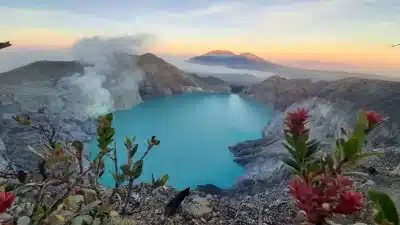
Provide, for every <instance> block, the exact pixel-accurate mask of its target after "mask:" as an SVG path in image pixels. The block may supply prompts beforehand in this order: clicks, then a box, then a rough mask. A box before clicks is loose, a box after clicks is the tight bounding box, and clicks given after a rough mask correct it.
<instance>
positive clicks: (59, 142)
mask: <svg viewBox="0 0 400 225" xmlns="http://www.w3.org/2000/svg"><path fill="white" fill-rule="evenodd" d="M62 147H63V143H62V142H61V141H57V143H56V145H55V148H54V150H55V151H56V152H57V151H61V149H62Z"/></svg>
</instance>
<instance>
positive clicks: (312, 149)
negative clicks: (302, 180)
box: [305, 140, 319, 158]
mask: <svg viewBox="0 0 400 225" xmlns="http://www.w3.org/2000/svg"><path fill="white" fill-rule="evenodd" d="M318 150H319V141H315V140H312V141H309V142H308V143H307V152H306V155H305V158H309V157H311V156H313V155H314V154H315V153H316V152H318Z"/></svg>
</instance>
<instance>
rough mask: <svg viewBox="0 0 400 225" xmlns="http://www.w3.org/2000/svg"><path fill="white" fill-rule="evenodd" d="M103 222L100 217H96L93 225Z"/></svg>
mask: <svg viewBox="0 0 400 225" xmlns="http://www.w3.org/2000/svg"><path fill="white" fill-rule="evenodd" d="M100 224H101V220H100V218H95V219H94V220H93V222H92V225H100Z"/></svg>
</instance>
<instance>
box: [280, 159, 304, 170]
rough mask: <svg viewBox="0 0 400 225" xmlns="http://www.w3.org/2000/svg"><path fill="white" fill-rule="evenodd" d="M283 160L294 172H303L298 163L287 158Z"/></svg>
mask: <svg viewBox="0 0 400 225" xmlns="http://www.w3.org/2000/svg"><path fill="white" fill-rule="evenodd" d="M281 160H282V161H283V162H284V163H285V164H286V165H288V166H290V167H292V168H293V170H296V171H300V170H301V168H300V165H299V164H298V163H297V162H296V161H294V160H293V159H290V158H287V157H283V158H282V159H281Z"/></svg>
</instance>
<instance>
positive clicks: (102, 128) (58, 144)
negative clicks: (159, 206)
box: [0, 109, 168, 225]
mask: <svg viewBox="0 0 400 225" xmlns="http://www.w3.org/2000/svg"><path fill="white" fill-rule="evenodd" d="M38 113H39V114H42V115H43V116H44V117H46V111H45V110H44V109H40V110H39V112H38ZM30 118H31V117H30V116H29V115H28V114H21V115H18V116H16V117H14V120H15V121H16V122H18V124H20V125H23V126H28V127H30V128H32V129H34V130H37V131H39V132H40V134H42V135H44V136H45V139H46V140H47V143H46V144H45V145H44V148H43V150H42V151H37V150H35V149H33V148H30V150H31V151H32V152H34V153H35V154H37V155H38V156H40V158H41V160H40V162H38V168H37V170H32V171H16V172H15V173H10V171H2V172H1V173H0V174H1V175H2V177H4V178H6V179H7V180H6V182H5V183H6V185H5V186H3V189H4V191H3V192H0V213H3V212H8V213H10V214H11V215H12V217H13V218H9V219H10V221H9V222H10V223H12V221H16V220H25V221H26V222H25V224H32V225H35V224H68V223H70V222H72V221H74V220H77V219H79V221H86V220H90V221H95V220H96V221H98V223H97V224H100V223H102V222H103V221H108V220H109V218H110V217H115V216H118V215H119V214H124V213H126V211H127V206H128V204H129V198H130V195H131V192H132V188H133V184H134V181H135V180H136V179H137V178H139V177H140V176H141V174H142V168H143V166H144V161H143V160H144V159H145V157H146V156H147V155H148V153H149V152H150V151H151V149H153V147H155V146H157V145H159V144H160V141H159V140H157V138H156V137H155V136H153V137H151V138H150V139H149V140H148V146H147V150H146V151H145V153H144V155H143V156H141V157H140V159H138V160H136V161H135V160H134V157H135V155H136V152H137V150H138V148H139V145H138V144H136V143H135V138H129V137H126V138H125V143H124V145H125V148H126V153H127V157H126V159H127V162H126V164H124V165H122V166H120V167H118V159H117V153H116V152H117V149H116V148H115V146H116V145H115V140H114V135H115V130H114V128H113V127H112V121H113V115H112V114H108V115H105V116H101V117H99V118H98V121H97V124H98V126H97V142H98V147H99V153H98V154H97V155H96V156H95V157H94V158H93V159H90V158H89V157H88V156H86V155H84V144H83V143H82V142H80V141H79V140H74V141H72V142H67V141H58V140H55V136H56V135H55V132H56V131H55V129H54V128H53V127H52V126H51V125H49V124H48V125H47V126H46V125H44V124H35V122H34V121H32V120H31V119H30ZM45 121H49V120H45ZM112 144H114V147H110V146H111V145H112ZM85 159H86V161H87V163H85ZM107 159H110V160H112V161H113V162H114V168H112V170H113V176H114V180H115V186H114V188H113V190H112V192H111V194H107V193H104V192H102V187H101V184H100V183H99V179H100V178H101V177H102V175H103V174H104V171H105V170H106V169H108V168H105V163H104V161H105V160H107ZM5 174H7V175H8V176H7V177H5V176H3V175H5ZM38 175H40V176H38ZM167 180H168V176H167V175H164V176H163V177H162V178H160V179H154V178H153V188H157V187H160V186H163V185H165V184H166V182H167ZM126 192H127V193H126ZM124 194H125V200H124V201H123V202H119V206H118V207H114V206H113V205H115V204H113V203H114V202H115V199H121V195H124ZM116 196H117V198H115V197H116ZM142 204H143V202H142ZM18 207H19V208H22V210H17V209H16V208H18ZM83 216H86V217H83ZM84 218H85V219H84ZM88 218H90V219H88ZM3 219H4V218H3ZM3 222H4V223H6V222H7V221H2V223H3ZM86 222H88V221H86ZM82 224H85V222H82Z"/></svg>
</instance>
